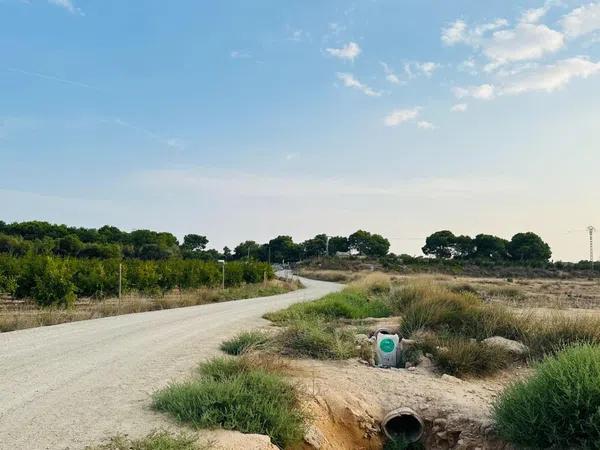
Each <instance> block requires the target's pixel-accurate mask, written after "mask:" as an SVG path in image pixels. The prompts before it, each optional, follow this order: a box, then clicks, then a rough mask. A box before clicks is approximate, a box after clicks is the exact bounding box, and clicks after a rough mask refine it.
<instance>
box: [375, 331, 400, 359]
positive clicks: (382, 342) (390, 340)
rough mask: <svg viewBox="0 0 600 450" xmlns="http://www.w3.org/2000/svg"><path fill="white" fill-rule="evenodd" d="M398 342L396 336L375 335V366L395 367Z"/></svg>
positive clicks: (398, 339)
mask: <svg viewBox="0 0 600 450" xmlns="http://www.w3.org/2000/svg"><path fill="white" fill-rule="evenodd" d="M399 342H400V338H399V337H398V335H397V334H384V333H378V334H377V340H376V345H377V364H378V365H379V366H380V367H396V365H397V361H398V357H397V353H398V344H399Z"/></svg>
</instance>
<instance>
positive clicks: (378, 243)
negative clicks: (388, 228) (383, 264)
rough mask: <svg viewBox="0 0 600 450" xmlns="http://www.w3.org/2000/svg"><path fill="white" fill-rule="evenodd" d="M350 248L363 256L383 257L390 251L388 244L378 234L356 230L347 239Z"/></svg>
mask: <svg viewBox="0 0 600 450" xmlns="http://www.w3.org/2000/svg"><path fill="white" fill-rule="evenodd" d="M348 244H349V245H350V248H351V249H353V250H356V251H357V252H358V253H359V254H361V255H365V256H385V255H387V252H388V250H389V249H390V242H389V241H388V240H387V239H386V238H384V237H383V236H381V235H379V234H371V233H369V232H368V231H364V230H358V231H356V232H355V233H353V234H351V235H350V236H349V237H348Z"/></svg>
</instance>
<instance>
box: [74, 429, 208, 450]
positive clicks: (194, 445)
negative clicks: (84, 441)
mask: <svg viewBox="0 0 600 450" xmlns="http://www.w3.org/2000/svg"><path fill="white" fill-rule="evenodd" d="M210 448H211V445H210V444H201V443H199V442H198V439H197V438H196V437H193V436H188V435H185V434H180V435H173V434H170V433H168V432H166V431H157V432H154V433H151V434H149V435H148V436H146V437H144V438H141V439H130V438H128V437H127V436H121V435H117V436H113V437H111V438H109V439H108V440H107V441H106V442H105V443H103V444H100V445H98V446H95V447H86V450H210Z"/></svg>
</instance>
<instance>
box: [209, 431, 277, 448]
mask: <svg viewBox="0 0 600 450" xmlns="http://www.w3.org/2000/svg"><path fill="white" fill-rule="evenodd" d="M209 437H210V442H211V444H212V446H211V448H214V449H215V450H238V449H240V448H243V449H244V450H278V447H277V446H276V445H275V444H273V443H272V442H271V439H270V438H269V436H265V435H262V434H243V433H240V432H238V431H229V430H214V431H211V432H210V435H209Z"/></svg>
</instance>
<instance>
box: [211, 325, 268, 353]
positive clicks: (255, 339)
mask: <svg viewBox="0 0 600 450" xmlns="http://www.w3.org/2000/svg"><path fill="white" fill-rule="evenodd" d="M268 341H269V336H268V335H267V334H266V333H264V332H262V331H245V332H242V333H239V334H238V335H237V336H235V337H233V338H231V339H228V340H226V341H224V342H223V343H222V344H221V350H223V351H224V352H225V353H227V354H228V355H236V356H237V355H241V354H242V353H245V352H247V351H249V350H252V349H258V348H261V347H263V346H264V345H265V344H267V342H268Z"/></svg>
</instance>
